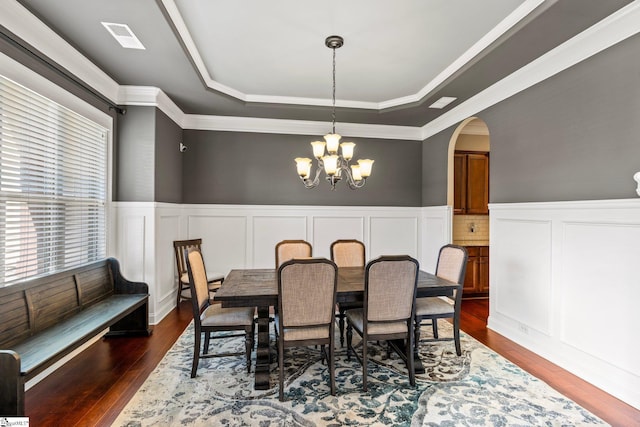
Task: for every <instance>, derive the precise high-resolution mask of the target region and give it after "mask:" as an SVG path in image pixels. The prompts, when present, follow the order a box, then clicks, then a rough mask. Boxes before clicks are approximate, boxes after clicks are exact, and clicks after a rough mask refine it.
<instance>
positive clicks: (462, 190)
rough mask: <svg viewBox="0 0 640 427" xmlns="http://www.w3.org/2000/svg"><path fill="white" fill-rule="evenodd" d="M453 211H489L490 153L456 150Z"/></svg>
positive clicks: (476, 212) (482, 212) (462, 212)
mask: <svg viewBox="0 0 640 427" xmlns="http://www.w3.org/2000/svg"><path fill="white" fill-rule="evenodd" d="M453 162H454V164H453V171H454V172H453V173H454V176H453V198H454V200H453V202H454V203H453V213H455V214H463V215H482V214H485V215H486V214H488V213H489V206H488V205H489V153H485V152H465V151H456V152H455V154H454V156H453Z"/></svg>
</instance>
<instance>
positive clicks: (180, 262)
mask: <svg viewBox="0 0 640 427" xmlns="http://www.w3.org/2000/svg"><path fill="white" fill-rule="evenodd" d="M185 249H197V250H198V251H200V252H202V239H189V240H174V241H173V251H174V253H175V256H176V268H177V271H178V295H177V298H176V306H177V307H178V308H180V301H182V300H183V299H191V294H189V295H185V291H188V290H189V277H188V276H187V262H186V258H185V255H184V254H185V252H184V251H185ZM222 282H224V274H222V273H217V272H209V273H208V274H207V283H208V286H209V292H211V293H215V291H217V290H218V289H219V288H220V286H222Z"/></svg>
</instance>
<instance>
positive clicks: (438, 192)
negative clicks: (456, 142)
mask: <svg viewBox="0 0 640 427" xmlns="http://www.w3.org/2000/svg"><path fill="white" fill-rule="evenodd" d="M454 130H455V127H451V128H449V129H446V130H444V131H442V132H440V133H438V134H437V135H434V136H432V137H431V138H429V139H427V140H426V141H425V142H423V144H422V206H443V205H446V204H447V166H448V155H449V141H450V140H451V135H453V132H454Z"/></svg>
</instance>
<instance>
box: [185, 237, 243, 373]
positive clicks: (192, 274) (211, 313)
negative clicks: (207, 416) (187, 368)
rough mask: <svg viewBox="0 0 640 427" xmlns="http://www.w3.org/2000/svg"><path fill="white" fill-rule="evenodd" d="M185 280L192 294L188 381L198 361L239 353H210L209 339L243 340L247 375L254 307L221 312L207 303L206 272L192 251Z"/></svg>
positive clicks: (188, 254) (187, 256)
mask: <svg viewBox="0 0 640 427" xmlns="http://www.w3.org/2000/svg"><path fill="white" fill-rule="evenodd" d="M184 257H185V260H186V266H187V276H188V280H189V287H190V290H191V295H192V296H194V297H193V298H191V302H192V307H193V324H194V329H195V332H194V346H193V363H192V365H191V378H195V377H196V371H197V369H198V364H199V361H200V359H204V358H210V357H226V356H237V355H240V354H242V353H216V354H213V353H209V343H210V341H211V340H212V339H214V340H215V339H226V338H231V337H238V336H244V342H245V344H244V345H245V355H246V359H247V372H250V371H251V349H252V348H253V335H254V330H255V329H254V322H253V316H254V313H255V307H238V308H222V306H221V305H220V304H212V303H211V300H210V299H209V288H208V283H207V272H206V270H205V267H204V260H203V259H202V253H201V252H200V251H199V250H198V249H195V248H190V249H185V254H184ZM242 330H243V331H244V334H231V335H229V334H225V335H221V336H212V333H214V332H221V331H242ZM202 334H204V349H202V353H200V351H201V341H202Z"/></svg>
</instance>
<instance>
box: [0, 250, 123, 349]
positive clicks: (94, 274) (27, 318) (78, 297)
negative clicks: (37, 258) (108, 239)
mask: <svg viewBox="0 0 640 427" xmlns="http://www.w3.org/2000/svg"><path fill="white" fill-rule="evenodd" d="M113 283H114V281H113V277H112V273H111V269H110V268H109V260H106V259H105V260H102V261H97V262H95V263H92V264H89V265H86V266H82V267H78V268H74V269H71V270H67V271H63V272H60V273H55V274H52V275H49V276H44V277H40V278H36V279H32V280H29V281H27V282H24V283H20V284H16V285H10V286H6V287H2V288H0V348H8V347H9V346H11V345H13V344H16V343H19V342H21V341H22V340H24V339H26V338H28V337H30V336H32V335H34V334H35V333H37V332H39V331H41V330H43V329H46V328H48V327H50V326H53V325H55V324H56V323H58V322H59V321H61V320H63V319H66V318H68V317H70V316H73V315H74V314H75V313H77V312H78V311H80V310H82V309H83V308H85V307H88V306H90V305H92V304H95V303H96V302H98V301H101V300H103V299H105V298H107V297H109V296H110V295H112V294H113V287H114V285H113Z"/></svg>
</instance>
